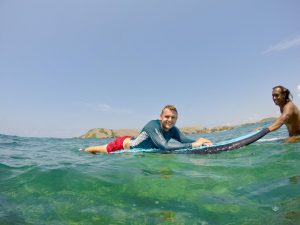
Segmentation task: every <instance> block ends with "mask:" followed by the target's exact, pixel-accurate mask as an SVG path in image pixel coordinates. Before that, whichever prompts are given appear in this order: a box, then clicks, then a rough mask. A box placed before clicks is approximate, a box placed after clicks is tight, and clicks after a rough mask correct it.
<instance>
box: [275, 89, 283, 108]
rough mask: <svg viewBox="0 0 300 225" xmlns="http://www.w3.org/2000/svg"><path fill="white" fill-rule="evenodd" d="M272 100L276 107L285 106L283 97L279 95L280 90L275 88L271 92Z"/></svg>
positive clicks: (281, 94)
mask: <svg viewBox="0 0 300 225" xmlns="http://www.w3.org/2000/svg"><path fill="white" fill-rule="evenodd" d="M272 98H273V101H274V103H275V104H276V105H279V106H280V105H284V104H285V96H284V94H283V93H281V89H279V88H275V89H274V90H273V91H272Z"/></svg>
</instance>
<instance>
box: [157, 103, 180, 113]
mask: <svg viewBox="0 0 300 225" xmlns="http://www.w3.org/2000/svg"><path fill="white" fill-rule="evenodd" d="M165 109H169V110H171V111H175V112H176V113H177V114H178V112H177V109H176V107H175V106H174V105H166V106H165V107H163V109H162V110H161V113H160V115H162V114H163V112H164V111H165Z"/></svg>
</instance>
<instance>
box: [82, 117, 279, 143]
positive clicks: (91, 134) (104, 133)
mask: <svg viewBox="0 0 300 225" xmlns="http://www.w3.org/2000/svg"><path fill="white" fill-rule="evenodd" d="M274 119H275V118H274V117H270V118H265V119H262V120H259V121H257V122H253V123H245V124H239V125H232V126H216V127H201V126H187V127H182V128H179V130H180V131H181V132H182V133H184V134H185V135H191V134H200V133H212V132H219V131H228V130H232V129H235V128H237V127H240V126H243V125H246V124H255V123H263V122H269V121H270V122H271V121H274ZM139 133H140V131H139V130H138V129H108V128H93V129H90V130H89V131H88V132H87V133H85V134H83V135H81V136H79V138H100V139H105V138H116V137H120V136H124V135H129V136H132V137H137V136H138V135H139Z"/></svg>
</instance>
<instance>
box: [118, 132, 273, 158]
mask: <svg viewBox="0 0 300 225" xmlns="http://www.w3.org/2000/svg"><path fill="white" fill-rule="evenodd" d="M269 132H270V131H269V129H268V128H263V129H260V130H257V131H253V132H251V133H248V134H246V135H243V136H241V137H238V138H234V139H230V140H226V141H222V142H218V143H215V144H213V145H211V146H199V147H196V148H190V149H178V150H164V151H162V150H159V149H130V150H123V151H118V152H152V153H162V154H214V153H220V152H224V151H229V150H234V149H238V148H241V147H243V146H246V145H249V144H251V143H253V142H255V141H257V140H259V139H260V138H262V137H264V136H265V135H266V134H267V133H269ZM116 153H117V152H116Z"/></svg>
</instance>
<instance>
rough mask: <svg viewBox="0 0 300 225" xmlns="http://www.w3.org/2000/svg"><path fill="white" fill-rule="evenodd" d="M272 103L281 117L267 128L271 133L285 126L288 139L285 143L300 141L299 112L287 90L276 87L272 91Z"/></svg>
mask: <svg viewBox="0 0 300 225" xmlns="http://www.w3.org/2000/svg"><path fill="white" fill-rule="evenodd" d="M272 97H273V101H274V103H275V104H276V105H278V106H279V109H280V112H281V115H280V116H279V117H278V118H277V119H276V120H275V122H274V123H273V124H271V125H270V126H269V127H268V128H269V130H270V131H271V132H272V131H274V130H277V129H278V128H280V127H281V126H282V125H283V124H285V125H286V127H287V129H288V132H289V137H288V138H286V139H285V141H286V142H298V141H300V111H299V109H298V108H297V106H296V105H295V104H294V103H293V102H292V100H291V98H293V96H292V95H291V93H290V91H289V89H287V88H285V87H283V86H276V87H274V88H273V91H272Z"/></svg>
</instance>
